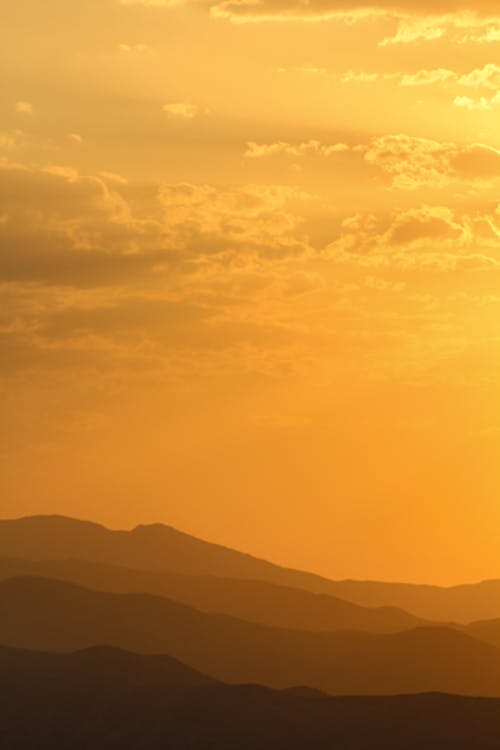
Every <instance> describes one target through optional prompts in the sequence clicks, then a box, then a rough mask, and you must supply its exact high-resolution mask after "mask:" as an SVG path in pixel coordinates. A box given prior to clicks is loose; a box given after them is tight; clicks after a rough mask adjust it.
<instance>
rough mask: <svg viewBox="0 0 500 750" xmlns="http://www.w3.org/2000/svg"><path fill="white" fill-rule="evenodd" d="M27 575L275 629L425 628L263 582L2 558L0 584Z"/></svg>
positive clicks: (401, 616) (394, 614) (395, 615)
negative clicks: (153, 597) (146, 596)
mask: <svg viewBox="0 0 500 750" xmlns="http://www.w3.org/2000/svg"><path fill="white" fill-rule="evenodd" d="M25 575H34V576H41V577H45V578H55V579H58V580H64V581H70V582H73V583H77V584H81V585H82V586H86V587H88V588H92V589H97V590H100V591H109V592H115V593H150V594H158V595H161V596H165V597H167V598H169V599H173V600H175V601H178V602H182V603H183V604H187V605H189V606H192V607H195V608H196V609H201V610H203V611H206V612H220V613H224V614H229V615H233V616H234V617H239V618H241V619H244V620H248V621H250V622H258V623H261V624H263V625H270V626H273V627H282V628H298V629H303V630H312V631H333V630H364V631H367V632H373V633H395V632H399V631H401V630H406V629H408V628H412V627H417V626H418V625H423V624H425V623H424V621H422V620H419V619H418V618H416V617H413V616H412V615H408V614H407V613H406V612H403V611H402V610H399V609H396V608H392V607H380V608H376V609H370V608H367V607H360V606H359V605H357V604H351V603H350V602H344V601H343V600H342V599H338V598H336V597H331V596H327V595H325V594H312V593H311V592H309V591H305V590H303V589H293V588H289V587H286V586H279V585H278V584H274V583H268V582H267V581H252V580H250V579H239V580H238V579H230V578H219V577H216V576H190V575H185V574H182V573H172V572H169V571H144V570H131V569H129V568H122V567H119V566H116V565H109V564H105V563H91V562H86V561H79V560H41V561H37V560H16V559H2V558H0V580H2V579H6V578H11V577H15V576H25Z"/></svg>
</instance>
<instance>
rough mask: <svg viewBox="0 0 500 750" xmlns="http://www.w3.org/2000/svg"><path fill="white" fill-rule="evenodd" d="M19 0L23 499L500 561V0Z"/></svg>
mask: <svg viewBox="0 0 500 750" xmlns="http://www.w3.org/2000/svg"><path fill="white" fill-rule="evenodd" d="M1 5H2V14H1V15H2V23H1V27H0V66H1V67H2V70H3V72H4V74H3V76H2V87H1V90H0V123H1V125H0V347H1V350H0V377H1V379H0V399H1V404H0V409H1V419H0V451H1V452H0V511H1V512H0V515H1V516H2V518H14V517H19V516H24V515H31V514H37V513H58V514H63V515H68V516H75V517H78V518H90V519H93V520H95V521H98V522H102V523H105V524H107V525H109V526H111V527H113V528H131V527H133V526H134V525H136V524H138V523H150V522H164V523H166V524H170V525H173V526H175V527H177V528H180V529H183V530H184V531H186V532H189V533H192V534H195V535H196V536H199V537H202V538H204V539H210V540H212V541H215V542H218V543H222V544H227V545H229V546H231V547H235V548H238V549H242V550H245V551H248V552H251V553H252V554H254V555H257V556H260V557H264V558H266V559H269V560H273V561H275V562H278V563H281V564H284V565H287V566H292V567H295V568H300V569H307V570H311V571H314V572H316V573H320V574H323V575H326V576H329V577H331V578H336V579H341V578H370V579H378V580H406V581H427V582H435V583H455V582H465V581H476V580H480V579H484V578H493V577H499V576H500V551H499V548H498V533H497V529H498V524H499V522H500V507H499V502H498V498H499V496H500V495H499V490H500V471H499V469H498V464H499V462H498V452H499V449H500V397H499V393H500V389H499V385H500V382H499V380H500V375H499V373H500V370H499V367H498V365H499V359H500V338H499V333H498V324H499V320H500V293H499V288H500V287H499V282H500V271H499V269H500V252H499V236H500V210H499V206H498V189H499V181H500V131H499V128H498V115H499V112H500V66H498V65H497V64H496V62H495V61H496V60H497V59H498V41H499V40H500V17H497V16H495V15H494V14H495V13H497V6H496V4H495V3H492V2H488V1H487V0H482V2H478V3H474V4H473V3H472V0H469V2H465V0H464V1H463V2H459V0H449V1H448V2H444V0H443V2H441V3H432V4H431V3H427V2H424V3H422V2H418V3H417V0H404V1H403V0H402V1H401V2H390V1H389V0H374V2H373V3H371V4H369V6H367V4H366V3H363V2H361V0H345V2H337V1H336V0H325V2H321V3H320V2H311V3H308V4H307V6H305V5H304V4H302V3H297V2H294V0H290V1H289V0H282V1H280V2H277V0H263V2H262V3H259V4H258V5H257V4H253V3H246V2H240V1H239V0H223V1H222V2H217V0H213V2H210V0H209V2H206V3H202V2H195V1H194V2H187V1H186V2H185V1H184V0H180V1H179V2H162V0H149V1H147V0H143V1H142V2H141V1H140V0H136V1H134V0H122V2H118V0H85V2H77V1H76V0H45V2H43V3H40V2H39V1H38V0H17V2H15V3H14V2H13V1H12V0H4V2H2V3H1ZM305 8H306V10H304V9H305ZM430 13H435V14H440V15H439V16H438V15H429V14H430ZM61 61H64V64H61Z"/></svg>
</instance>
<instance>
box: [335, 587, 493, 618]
mask: <svg viewBox="0 0 500 750" xmlns="http://www.w3.org/2000/svg"><path fill="white" fill-rule="evenodd" d="M328 591H329V592H330V593H331V594H332V595H335V596H338V597H340V598H341V599H345V600H346V601H350V602H353V603H355V604H359V605H360V606H362V607H381V606H393V607H401V608H402V609H404V610H406V611H407V612H411V613H412V614H413V615H415V616H416V617H421V618H423V619H425V620H441V621H445V622H450V621H451V622H460V623H469V622H473V621H475V620H491V619H495V618H500V580H492V581H482V582H481V583H471V584H463V585H460V586H449V587H442V586H428V585H418V584H411V583H384V582H381V581H331V582H330V585H329V586H328Z"/></svg>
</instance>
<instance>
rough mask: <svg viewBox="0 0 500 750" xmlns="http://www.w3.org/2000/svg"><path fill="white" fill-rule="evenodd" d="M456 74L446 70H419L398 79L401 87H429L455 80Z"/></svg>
mask: <svg viewBox="0 0 500 750" xmlns="http://www.w3.org/2000/svg"><path fill="white" fill-rule="evenodd" d="M456 77H457V76H456V73H455V72H454V71H453V70H448V69H447V68H434V69H433V70H419V71H417V72H416V73H404V74H402V75H401V78H400V85H401V86H430V85H433V84H435V83H448V82H449V81H453V80H455V79H456Z"/></svg>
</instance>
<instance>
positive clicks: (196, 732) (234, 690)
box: [0, 647, 500, 750]
mask: <svg viewBox="0 0 500 750" xmlns="http://www.w3.org/2000/svg"><path fill="white" fill-rule="evenodd" d="M0 674H1V675H2V680H1V681H0V727H1V738H2V747H5V748H6V749H7V748H8V749H9V750H41V749H42V748H43V749H48V748H50V750H68V748H71V750H89V748H93V749H94V750H138V749H140V750H207V749H208V748H212V749H213V750H285V749H286V750H332V749H333V748H335V750H381V748H383V749H384V750H498V738H499V737H500V701H499V700H495V699H484V698H464V697H459V696H450V695H440V694H422V695H416V696H389V697H382V698H376V697H365V698H362V697H341V698H329V697H326V696H324V695H322V694H321V693H316V692H313V691H309V690H302V689H297V690H287V691H282V692H275V691H273V690H269V689H266V688H263V687H260V686H258V685H224V684H221V683H217V682H215V681H213V680H210V679H208V678H205V677H204V676H203V675H199V674H198V673H196V672H193V671H192V670H190V669H189V668H187V667H184V666H183V665H180V664H179V663H178V662H175V661H173V660H172V659H169V658H168V657H165V656H161V657H158V656H151V657H143V656H137V655H135V654H130V653H127V652H123V651H118V650H116V649H109V648H105V647H100V648H98V649H90V650H87V651H83V652H77V653H71V654H64V655H61V654H58V655H56V654H46V653H34V652H29V651H17V650H12V649H5V648H0Z"/></svg>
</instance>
